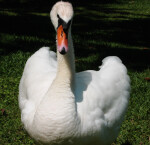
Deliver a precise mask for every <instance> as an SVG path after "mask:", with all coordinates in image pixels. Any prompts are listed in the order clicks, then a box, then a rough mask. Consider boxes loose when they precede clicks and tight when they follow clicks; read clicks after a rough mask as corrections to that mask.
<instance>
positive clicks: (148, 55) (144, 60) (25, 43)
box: [0, 0, 150, 71]
mask: <svg viewBox="0 0 150 145" xmlns="http://www.w3.org/2000/svg"><path fill="white" fill-rule="evenodd" d="M44 4H45V3H44ZM44 4H42V5H39V4H38V5H36V7H35V8H34V7H33V8H32V7H31V6H30V7H29V8H28V9H26V6H29V5H30V3H29V4H26V5H24V6H22V5H21V6H20V8H16V6H17V5H14V6H13V8H12V9H11V8H7V7H6V6H5V5H3V8H1V12H2V11H6V8H7V11H11V12H14V13H15V14H14V15H6V14H4V13H0V19H1V27H0V37H1V39H0V43H1V46H0V55H8V54H10V53H12V52H13V53H15V52H17V51H18V50H19V51H23V52H31V53H33V52H35V51H36V50H37V49H39V48H40V47H42V46H51V47H52V49H53V50H54V48H55V31H54V28H53V26H52V24H51V22H50V19H49V17H48V16H47V15H46V16H42V15H41V14H42V13H46V14H48V13H49V11H50V8H51V7H52V5H53V4H54V1H51V3H50V4H49V5H47V4H46V5H44ZM73 5H74V7H75V8H74V9H75V16H74V20H73V26H72V35H73V39H74V46H75V54H76V56H77V58H81V57H88V56H90V55H93V54H98V58H97V59H96V60H95V61H94V62H92V63H89V64H88V63H87V62H82V65H85V66H86V68H84V69H95V68H97V66H99V65H100V63H101V60H102V59H103V58H104V57H106V56H110V55H116V56H119V57H120V58H121V59H122V61H123V63H125V65H127V66H128V67H129V68H131V69H135V70H139V71H140V70H143V69H145V68H148V67H150V63H149V60H150V49H149V48H150V40H149V37H148V36H149V34H150V30H149V25H150V18H149V16H146V17H147V18H143V19H142V18H134V17H133V18H130V19H129V18H128V20H127V19H126V17H128V16H127V15H129V14H130V12H128V11H127V12H125V11H122V9H117V10H116V9H115V8H109V7H106V5H103V2H100V1H97V0H95V1H94V2H93V3H91V2H90V1H86V5H85V1H84V2H79V1H76V2H73ZM32 6H33V5H32ZM44 6H45V8H44ZM4 9H5V10H4ZM33 12H34V14H33ZM37 13H38V14H37ZM101 13H103V15H101ZM107 14H110V15H111V14H120V15H119V16H118V15H116V17H114V18H113V19H110V17H108V15H107ZM120 18H121V19H120ZM114 19H116V20H114ZM77 64H78V62H77ZM78 70H80V69H78ZM81 70H82V69H81Z"/></svg>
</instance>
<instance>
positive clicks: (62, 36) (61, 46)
mask: <svg viewBox="0 0 150 145" xmlns="http://www.w3.org/2000/svg"><path fill="white" fill-rule="evenodd" d="M57 48H58V51H59V53H60V54H66V53H67V51H68V38H67V34H66V33H65V32H64V30H63V26H62V25H60V26H59V27H58V29H57Z"/></svg>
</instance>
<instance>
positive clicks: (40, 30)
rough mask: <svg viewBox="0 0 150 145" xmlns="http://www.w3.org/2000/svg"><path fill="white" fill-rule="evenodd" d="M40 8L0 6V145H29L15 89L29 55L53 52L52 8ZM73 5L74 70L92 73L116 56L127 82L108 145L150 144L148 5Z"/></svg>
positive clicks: (128, 0)
mask: <svg viewBox="0 0 150 145" xmlns="http://www.w3.org/2000/svg"><path fill="white" fill-rule="evenodd" d="M39 2H40V0H39ZM107 2H108V0H107ZM44 4H45V5H44ZM44 4H43V5H39V4H38V3H35V5H34V6H33V5H32V6H31V5H30V4H28V3H23V4H15V5H12V6H11V7H10V6H8V5H7V4H5V3H1V1H0V21H1V22H0V24H1V27H0V145H1V144H2V145H4V144H10V145H11V144H26V145H27V144H29V145H31V144H35V143H34V141H33V140H32V139H31V138H30V137H29V136H28V135H27V134H26V132H25V130H24V129H23V126H22V124H21V120H20V110H19V107H18V85H19V81H20V78H21V75H22V72H23V68H24V65H25V62H26V60H27V59H28V57H29V56H31V54H33V53H34V52H35V51H36V50H38V49H39V48H40V47H42V46H50V47H51V49H52V50H54V51H55V50H56V48H55V31H54V28H53V26H52V24H51V22H50V19H49V11H50V8H51V7H52V3H50V4H49V5H47V4H46V3H44ZM73 5H74V11H75V15H74V20H73V25H72V35H73V40H74V47H75V55H76V70H77V71H83V70H86V69H94V70H97V69H98V66H99V65H101V60H102V59H103V58H104V57H106V56H110V55H116V56H119V57H120V58H121V59H122V61H123V63H124V64H125V65H126V66H127V68H128V74H129V75H130V78H131V98H130V102H129V107H128V111H127V113H126V117H125V120H124V122H123V124H122V127H121V131H120V134H119V136H118V138H117V139H116V141H115V142H114V143H113V145H122V144H131V145H132V144H133V145H140V144H141V145H142V144H143V145H148V144H150V123H149V122H150V81H147V80H146V79H145V78H147V77H150V37H149V35H150V29H149V26H150V1H149V0H125V1H124V2H121V0H120V1H119V0H118V1H114V3H110V2H108V3H106V2H101V1H99V0H93V1H86V3H85V1H84V2H78V1H76V2H75V1H73Z"/></svg>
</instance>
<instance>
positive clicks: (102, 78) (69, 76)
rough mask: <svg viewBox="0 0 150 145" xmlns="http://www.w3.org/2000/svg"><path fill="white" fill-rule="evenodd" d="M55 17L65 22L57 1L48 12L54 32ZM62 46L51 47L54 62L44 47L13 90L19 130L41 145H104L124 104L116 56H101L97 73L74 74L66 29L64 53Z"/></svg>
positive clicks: (123, 78)
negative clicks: (100, 64) (20, 122)
mask: <svg viewBox="0 0 150 145" xmlns="http://www.w3.org/2000/svg"><path fill="white" fill-rule="evenodd" d="M57 14H59V17H61V19H63V20H64V21H65V22H66V24H67V23H69V21H70V20H71V19H72V16H73V9H72V6H71V4H69V3H67V2H58V3H57V4H56V5H55V6H54V7H53V9H52V11H51V19H52V22H53V24H54V27H55V29H56V30H57V29H59V27H58V25H59V24H58V19H60V18H59V17H58V18H57V16H56V15H57ZM60 27H61V25H60ZM64 47H65V46H64ZM64 47H63V48H61V47H60V48H59V47H58V48H57V60H56V54H55V53H54V52H52V51H50V50H49V48H48V47H43V48H41V49H40V50H38V51H37V52H35V53H34V54H33V55H32V56H31V57H30V58H29V59H28V61H27V63H26V66H25V68H24V72H23V76H22V78H21V81H20V86H19V106H20V109H21V119H22V122H23V124H24V127H25V129H26V130H27V132H28V133H29V134H30V135H31V136H32V137H33V138H34V139H35V140H36V141H38V142H41V143H46V144H55V143H56V144H65V145H66V144H67V143H68V144H74V145H77V144H78V145H88V144H89V145H91V144H92V143H94V144H95V145H96V144H100V145H105V144H110V143H111V142H113V141H114V139H115V138H116V137H117V135H118V132H119V129H120V125H121V123H122V120H123V117H124V114H125V111H126V109H127V105H128V99H129V88H130V80H129V77H128V75H127V70H126V67H125V66H124V65H123V64H122V62H121V60H120V59H119V58H118V57H107V58H105V59H104V60H103V64H102V66H101V67H100V70H99V71H92V70H89V71H84V72H80V73H75V66H74V50H73V44H72V39H71V30H70V26H69V30H68V48H67V47H65V48H64ZM59 52H60V53H62V54H63V55H62V54H60V53H59ZM64 53H66V54H64ZM66 142H67V143H66Z"/></svg>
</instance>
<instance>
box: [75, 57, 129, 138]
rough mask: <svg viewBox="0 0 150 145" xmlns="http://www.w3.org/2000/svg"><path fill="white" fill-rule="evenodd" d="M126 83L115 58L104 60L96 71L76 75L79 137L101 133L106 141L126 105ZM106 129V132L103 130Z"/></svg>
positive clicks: (115, 127)
mask: <svg viewBox="0 0 150 145" xmlns="http://www.w3.org/2000/svg"><path fill="white" fill-rule="evenodd" d="M129 90H130V79H129V77H128V75H127V70H126V67H125V66H124V65H123V64H122V62H121V60H120V59H119V58H118V57H107V58H105V59H104V60H103V64H102V66H101V67H100V70H99V71H85V72H81V73H77V74H76V90H75V96H76V102H77V110H78V113H79V117H80V118H81V123H82V128H81V132H82V133H83V134H88V133H89V132H90V133H94V132H101V134H102V135H104V137H102V138H105V139H106V140H108V139H107V137H108V133H106V130H109V128H111V132H112V134H111V135H112V138H113V136H116V134H117V133H118V132H117V131H118V130H119V128H120V124H121V122H122V119H123V116H124V113H125V110H126V108H127V105H128V99H129ZM106 128H107V129H106ZM115 130H116V132H115Z"/></svg>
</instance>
